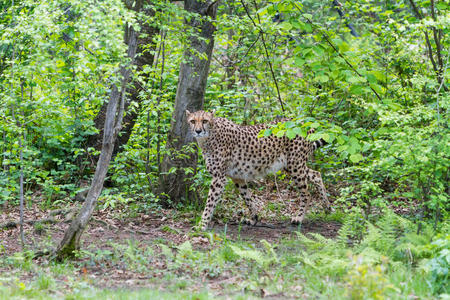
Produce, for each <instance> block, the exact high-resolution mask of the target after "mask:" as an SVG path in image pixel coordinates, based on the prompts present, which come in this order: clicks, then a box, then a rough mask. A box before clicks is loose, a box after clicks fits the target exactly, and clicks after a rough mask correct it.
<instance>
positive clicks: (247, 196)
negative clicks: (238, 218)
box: [233, 179, 262, 226]
mask: <svg viewBox="0 0 450 300" xmlns="http://www.w3.org/2000/svg"><path fill="white" fill-rule="evenodd" d="M233 182H234V185H235V186H236V188H237V189H238V190H239V193H240V194H241V196H242V198H244V201H245V204H246V205H247V207H248V209H249V210H250V218H249V219H244V220H243V222H244V223H245V224H247V225H252V226H255V225H256V224H257V223H258V213H259V211H260V210H261V208H262V201H261V199H259V198H258V197H257V196H255V195H253V194H252V192H251V191H250V189H249V187H248V185H247V183H246V182H245V181H243V180H237V179H233Z"/></svg>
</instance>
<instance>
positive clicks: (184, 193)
mask: <svg viewBox="0 0 450 300" xmlns="http://www.w3.org/2000/svg"><path fill="white" fill-rule="evenodd" d="M184 9H185V10H186V11H188V12H191V13H196V15H194V16H192V17H191V19H190V20H189V21H186V22H187V24H188V25H189V26H190V27H191V28H192V29H193V30H194V32H195V34H193V35H192V36H191V37H190V38H189V46H188V49H186V51H185V52H184V54H183V56H184V59H183V61H184V62H183V63H181V66H180V75H179V79H178V87H177V95H176V98H175V110H174V112H173V115H172V123H171V129H170V132H169V136H168V140H167V144H166V148H167V149H168V150H169V152H170V153H171V155H166V156H165V157H164V158H163V162H162V173H161V175H160V193H161V194H162V195H167V196H168V197H169V198H170V200H171V201H173V202H188V201H189V200H190V199H192V198H193V197H194V198H195V193H193V192H192V191H191V190H190V189H189V186H190V184H191V182H189V178H190V177H192V175H187V174H186V173H185V172H184V170H183V168H187V167H190V168H192V169H194V170H195V168H196V165H197V152H196V151H194V152H186V151H183V147H185V146H186V145H188V144H189V143H191V142H192V136H190V135H188V126H187V123H186V120H185V111H186V109H188V110H190V111H197V110H199V109H202V108H203V103H204V95H205V88H206V80H207V78H208V72H209V66H210V62H211V55H212V50H213V47H214V36H213V34H214V31H215V27H214V25H213V24H212V23H211V22H210V20H214V19H215V17H216V11H217V1H214V2H213V1H201V0H185V1H184ZM204 57H207V59H204ZM180 152H181V154H182V155H180ZM174 167H175V168H176V172H174V173H171V174H168V171H169V170H171V169H172V168H174Z"/></svg>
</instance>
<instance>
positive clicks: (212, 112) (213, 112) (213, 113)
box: [211, 109, 216, 117]
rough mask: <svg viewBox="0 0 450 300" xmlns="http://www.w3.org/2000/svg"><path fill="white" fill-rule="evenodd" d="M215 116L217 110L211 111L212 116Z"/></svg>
mask: <svg viewBox="0 0 450 300" xmlns="http://www.w3.org/2000/svg"><path fill="white" fill-rule="evenodd" d="M215 114H216V110H215V109H213V110H212V111H211V115H212V116H213V117H214V115H215Z"/></svg>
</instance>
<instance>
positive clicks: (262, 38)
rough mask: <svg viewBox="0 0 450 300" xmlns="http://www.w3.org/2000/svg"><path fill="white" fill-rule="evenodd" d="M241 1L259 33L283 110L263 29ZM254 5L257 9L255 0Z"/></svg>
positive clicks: (282, 108) (282, 106) (282, 107)
mask: <svg viewBox="0 0 450 300" xmlns="http://www.w3.org/2000/svg"><path fill="white" fill-rule="evenodd" d="M241 3H242V6H243V7H244V9H245V13H246V14H247V16H248V17H249V18H250V20H251V21H252V23H253V25H254V26H255V27H256V28H258V30H259V34H260V35H261V41H262V43H263V47H264V51H265V54H266V60H267V63H268V65H269V69H270V73H271V74H272V79H273V82H274V83H275V87H276V90H277V96H278V101H279V102H280V105H281V110H282V111H283V112H284V104H283V100H281V94H280V88H279V87H278V81H277V78H276V77H275V72H274V71H273V67H272V63H271V62H270V57H269V51H268V50H267V46H266V40H265V39H264V31H263V30H262V29H261V26H258V25H256V23H255V21H254V20H253V18H252V17H251V16H250V12H249V11H248V9H247V6H246V5H245V3H244V1H243V0H241ZM254 5H255V8H256V9H258V7H257V6H256V2H254ZM257 17H258V22H259V24H261V20H260V18H259V15H258V14H257Z"/></svg>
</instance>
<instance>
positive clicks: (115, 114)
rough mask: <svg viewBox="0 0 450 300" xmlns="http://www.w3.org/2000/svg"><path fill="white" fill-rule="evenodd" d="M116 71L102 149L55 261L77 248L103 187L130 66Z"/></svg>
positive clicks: (132, 51)
mask: <svg viewBox="0 0 450 300" xmlns="http://www.w3.org/2000/svg"><path fill="white" fill-rule="evenodd" d="M127 33H128V34H129V36H128V37H129V40H128V41H129V43H128V56H129V57H130V58H131V59H132V61H133V60H134V58H135V55H136V49H137V41H136V35H137V34H136V32H135V31H134V30H133V28H132V27H129V28H128V30H127ZM120 73H121V75H122V80H121V87H120V90H119V88H117V86H115V85H113V86H112V87H111V94H110V97H109V101H108V106H107V110H106V117H105V123H104V124H105V126H104V130H103V143H102V151H101V153H100V157H99V159H98V163H97V168H96V170H95V174H94V178H93V179H92V183H91V187H90V189H89V192H88V194H87V196H86V200H85V201H84V203H83V206H82V207H81V210H80V212H79V213H78V215H77V216H76V218H75V219H73V220H72V223H71V224H70V226H69V228H68V229H67V230H66V232H65V234H64V237H63V239H62V240H61V242H60V244H59V245H58V247H57V249H56V252H55V256H56V259H57V260H62V259H64V258H66V257H70V256H73V254H74V251H75V250H78V249H79V248H80V238H81V235H82V234H83V231H84V229H85V228H86V225H87V223H88V222H89V220H90V218H91V215H92V212H93V211H94V208H95V205H96V204H97V199H98V197H99V196H100V193H101V191H102V189H103V183H104V181H105V177H106V173H107V172H108V166H109V162H110V160H111V156H112V153H113V150H114V142H115V140H116V138H117V134H118V132H119V131H120V129H121V126H122V120H123V114H124V109H125V89H126V85H127V84H128V82H129V79H130V74H131V68H130V67H129V66H124V67H122V68H121V70H120Z"/></svg>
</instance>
